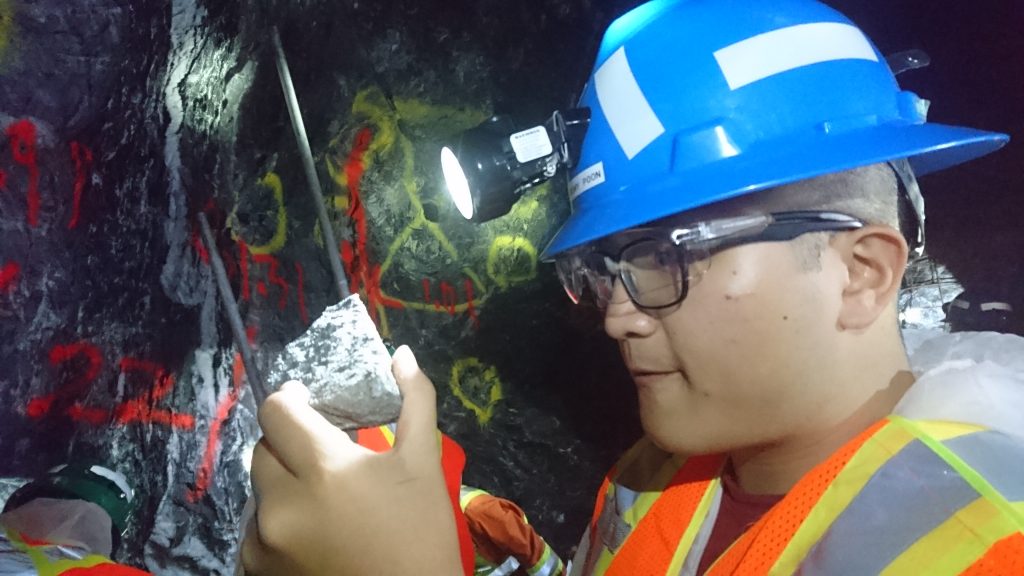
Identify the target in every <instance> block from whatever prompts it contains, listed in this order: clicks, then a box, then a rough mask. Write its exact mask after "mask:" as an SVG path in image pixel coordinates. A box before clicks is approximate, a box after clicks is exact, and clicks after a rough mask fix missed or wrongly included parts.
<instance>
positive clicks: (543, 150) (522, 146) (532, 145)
mask: <svg viewBox="0 0 1024 576" xmlns="http://www.w3.org/2000/svg"><path fill="white" fill-rule="evenodd" d="M508 139H509V142H511V143H512V150H515V153H516V160H518V161H519V162H520V163H526V162H532V161H534V160H536V159H538V158H543V157H545V156H550V155H551V153H552V152H554V151H555V150H554V148H552V147H551V138H549V137H548V131H547V130H546V129H545V128H544V127H543V126H534V127H533V128H530V129H529V130H523V131H522V132H516V133H515V134H513V135H511V136H509V138H508Z"/></svg>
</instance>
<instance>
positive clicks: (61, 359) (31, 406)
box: [25, 342, 103, 419]
mask: <svg viewBox="0 0 1024 576" xmlns="http://www.w3.org/2000/svg"><path fill="white" fill-rule="evenodd" d="M75 359H81V360H84V361H85V364H86V368H85V371H84V372H82V373H80V374H78V375H77V376H76V377H74V378H71V379H70V380H69V381H68V383H67V384H65V385H64V386H60V387H59V388H57V390H54V391H53V392H51V393H49V394H46V395H45V396H39V397H37V398H33V399H31V400H29V403H28V406H27V407H26V410H25V412H26V414H28V415H29V416H30V417H32V418H37V419H38V418H42V417H43V416H45V415H46V414H48V413H49V412H50V410H51V409H52V408H53V404H54V402H56V401H57V400H58V399H60V400H64V401H70V400H73V399H75V398H78V397H81V396H83V395H84V394H85V393H86V392H88V391H89V386H90V385H91V384H92V383H93V381H95V380H96V378H97V377H98V376H99V375H100V369H101V368H102V367H103V353H102V352H101V351H100V349H99V348H98V347H96V346H95V345H93V344H90V343H88V342H76V343H74V344H65V345H57V346H54V347H53V348H51V349H50V358H49V360H50V366H53V367H54V368H55V369H56V368H59V367H60V366H61V365H62V364H66V363H69V362H72V361H74V360H75Z"/></svg>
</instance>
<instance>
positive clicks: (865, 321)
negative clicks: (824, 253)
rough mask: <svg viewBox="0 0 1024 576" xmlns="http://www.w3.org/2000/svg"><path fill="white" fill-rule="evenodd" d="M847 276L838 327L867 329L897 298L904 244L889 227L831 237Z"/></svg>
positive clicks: (901, 279)
mask: <svg viewBox="0 0 1024 576" xmlns="http://www.w3.org/2000/svg"><path fill="white" fill-rule="evenodd" d="M832 246H833V248H835V249H836V250H838V251H839V253H840V255H841V257H842V259H843V263H844V264H846V268H847V272H848V274H849V283H848V284H847V285H846V288H845V289H844V290H843V302H842V307H841V308H840V311H839V318H838V319H837V320H838V327H839V328H840V329H842V330H863V329H866V328H868V327H870V326H871V325H872V324H873V323H874V322H875V320H876V319H877V318H878V317H879V316H880V315H881V314H882V313H883V312H884V311H885V310H886V309H887V308H888V307H889V306H891V305H892V303H893V301H894V300H895V299H896V297H897V296H898V295H899V291H900V286H901V283H902V282H903V272H904V271H905V270H906V267H907V255H908V252H909V250H908V248H907V241H906V240H905V239H904V238H903V235H902V234H900V233H899V231H897V230H895V229H893V228H891V227H889V226H879V225H869V226H865V227H864V228H861V229H859V230H852V231H850V232H844V233H842V234H836V235H835V236H833V242H832Z"/></svg>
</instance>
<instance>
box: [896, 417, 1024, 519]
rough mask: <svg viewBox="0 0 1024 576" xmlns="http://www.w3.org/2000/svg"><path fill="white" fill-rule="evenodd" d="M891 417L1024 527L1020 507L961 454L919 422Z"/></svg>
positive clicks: (1023, 516)
mask: <svg viewBox="0 0 1024 576" xmlns="http://www.w3.org/2000/svg"><path fill="white" fill-rule="evenodd" d="M891 418H892V419H893V421H894V422H899V423H900V424H902V425H903V426H905V427H907V429H909V430H910V431H911V432H913V433H914V436H916V437H917V439H918V440H920V441H921V442H923V443H924V445H925V446H928V447H929V448H931V449H932V451H933V452H935V454H936V455H937V456H938V457H939V458H942V459H943V460H944V461H945V462H946V464H949V466H950V467H951V468H952V469H953V470H956V471H957V472H958V473H959V474H960V475H961V476H962V477H963V479H964V480H966V481H967V483H968V484H970V485H971V488H974V489H975V490H977V491H978V494H981V495H982V496H984V497H985V498H988V499H989V500H990V501H991V502H992V503H993V504H994V505H995V506H996V507H998V508H999V509H1000V511H1002V512H1003V513H1004V514H1006V515H1007V517H1009V518H1011V519H1012V520H1013V521H1014V522H1015V523H1016V524H1017V526H1018V527H1020V528H1024V514H1021V512H1020V510H1019V509H1017V508H1015V507H1014V506H1011V505H1010V503H1009V502H1008V501H1007V500H1006V498H1005V497H1004V496H1003V495H1002V494H1001V493H1000V492H999V491H998V490H996V489H995V488H993V487H992V485H991V484H989V482H988V480H986V479H985V478H984V477H983V476H982V475H981V474H978V472H977V471H975V470H974V468H971V467H970V466H968V465H967V464H966V463H965V462H964V461H963V460H961V459H960V457H959V456H957V455H956V453H955V452H953V451H952V450H950V449H949V448H948V447H946V445H945V444H943V443H942V442H939V441H938V440H936V439H934V438H931V437H929V436H928V434H926V433H925V432H924V430H922V428H921V426H919V425H918V424H917V423H915V422H913V421H910V420H907V419H905V418H900V417H899V416H892V417H891Z"/></svg>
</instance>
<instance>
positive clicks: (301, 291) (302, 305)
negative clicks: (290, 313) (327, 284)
mask: <svg viewBox="0 0 1024 576" xmlns="http://www.w3.org/2000/svg"><path fill="white" fill-rule="evenodd" d="M295 273H296V274H298V283H299V285H298V288H297V290H296V294H298V296H299V318H300V319H302V323H303V324H304V325H307V326H308V325H309V310H307V309H306V287H305V278H304V276H303V274H302V264H299V263H298V262H296V263H295Z"/></svg>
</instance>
